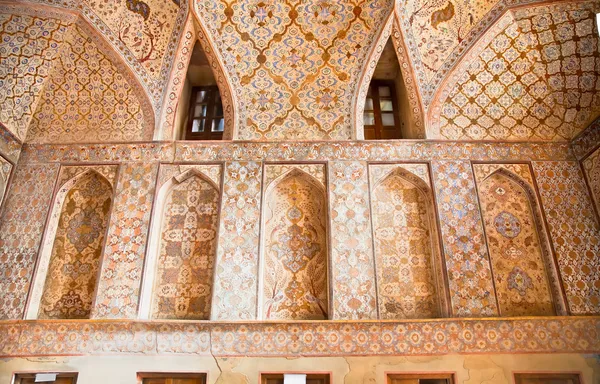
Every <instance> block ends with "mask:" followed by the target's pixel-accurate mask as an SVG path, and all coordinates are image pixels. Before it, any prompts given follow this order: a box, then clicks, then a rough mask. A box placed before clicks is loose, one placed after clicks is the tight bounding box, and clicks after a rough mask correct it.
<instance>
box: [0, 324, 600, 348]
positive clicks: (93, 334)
mask: <svg viewBox="0 0 600 384" xmlns="http://www.w3.org/2000/svg"><path fill="white" fill-rule="evenodd" d="M598 350H600V318H599V317H597V316H593V317H560V318H551V317H550V318H548V317H546V318H527V319H519V318H513V319H478V320H474V319H465V320H460V319H450V320H436V321H426V320H425V321H423V320H419V321H414V322H413V321H403V322H293V323H284V324H281V323H279V324H272V323H235V324H223V323H219V324H215V323H197V322H196V323H187V324H184V323H174V322H140V321H114V320H112V321H102V322H98V321H89V320H88V321H72V320H62V321H60V322H56V321H32V322H1V323H0V356H3V357H17V356H22V357H25V356H61V355H63V356H69V355H114V354H136V355H138V356H139V355H170V356H177V355H205V356H210V355H213V356H216V357H245V356H260V357H267V356H268V357H297V356H299V355H302V356H315V357H318V356H349V355H350V356H377V355H379V356H386V355H388V356H394V355H395V356H411V355H418V356H423V355H429V356H435V355H442V354H453V353H513V354H514V353H556V352H563V353H597V352H598Z"/></svg>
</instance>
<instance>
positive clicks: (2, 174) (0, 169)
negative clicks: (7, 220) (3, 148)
mask: <svg viewBox="0 0 600 384" xmlns="http://www.w3.org/2000/svg"><path fill="white" fill-rule="evenodd" d="M12 168H13V165H12V164H11V163H10V162H9V161H8V160H6V159H5V158H4V157H2V156H0V207H1V206H2V203H3V202H4V193H5V191H6V187H8V178H9V177H10V173H11V171H12Z"/></svg>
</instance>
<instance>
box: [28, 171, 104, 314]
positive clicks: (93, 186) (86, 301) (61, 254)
mask: <svg viewBox="0 0 600 384" xmlns="http://www.w3.org/2000/svg"><path fill="white" fill-rule="evenodd" d="M112 200H113V188H112V185H111V183H110V182H109V181H108V180H107V179H106V178H105V177H104V176H103V175H101V174H100V173H98V172H96V171H94V170H89V171H85V172H83V173H80V174H78V175H77V176H75V177H73V178H72V179H71V180H69V181H67V182H66V183H65V184H64V185H63V186H62V187H61V188H60V189H59V191H58V193H57V195H56V198H55V200H54V205H53V209H52V215H51V221H50V222H49V225H48V228H47V233H46V239H47V241H46V242H45V243H44V245H43V247H42V251H41V254H40V261H39V263H38V267H37V272H36V277H35V280H34V284H33V288H32V293H31V298H30V300H29V305H28V308H27V312H26V318H27V319H35V318H40V319H85V318H90V316H91V311H92V308H93V302H94V297H95V293H96V287H97V283H98V277H99V271H100V266H101V260H102V254H103V249H104V244H105V236H106V229H107V227H108V222H109V217H110V210H111V204H112Z"/></svg>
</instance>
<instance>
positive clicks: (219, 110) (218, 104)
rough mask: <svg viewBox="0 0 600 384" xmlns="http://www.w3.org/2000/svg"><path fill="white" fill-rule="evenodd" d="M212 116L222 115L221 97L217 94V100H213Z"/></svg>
mask: <svg viewBox="0 0 600 384" xmlns="http://www.w3.org/2000/svg"><path fill="white" fill-rule="evenodd" d="M213 116H215V117H216V116H223V104H222V103H221V97H219V96H218V95H217V100H215V113H214V115H213Z"/></svg>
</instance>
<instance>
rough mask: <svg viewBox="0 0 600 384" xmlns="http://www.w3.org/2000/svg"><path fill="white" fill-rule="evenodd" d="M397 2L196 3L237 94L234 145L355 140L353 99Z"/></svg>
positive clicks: (204, 25)
mask: <svg viewBox="0 0 600 384" xmlns="http://www.w3.org/2000/svg"><path fill="white" fill-rule="evenodd" d="M392 6H393V1H390V0H369V1H365V2H360V4H355V3H354V2H352V1H348V0H344V1H340V2H331V3H330V2H325V1H315V0H286V1H278V2H273V3H267V2H260V1H249V0H244V1H234V2H228V1H225V0H221V1H214V2H200V1H196V2H195V4H194V8H195V12H196V13H197V15H198V18H199V20H200V22H201V23H202V25H203V27H204V28H205V29H206V30H207V31H208V35H209V36H210V39H211V41H212V43H213V44H214V47H215V49H216V51H217V52H218V54H219V56H221V58H222V60H223V62H224V65H225V68H226V72H227V74H228V76H229V78H230V81H231V83H232V89H234V92H235V93H236V116H237V119H238V121H239V126H238V131H237V133H236V134H235V136H234V139H239V140H260V139H273V140H282V139H305V140H327V139H334V140H335V139H337V140H345V139H350V138H352V136H353V135H352V127H351V125H352V115H351V114H352V101H353V97H354V93H355V92H354V90H355V87H356V84H357V83H358V81H359V79H360V76H361V74H362V71H363V66H364V61H365V59H366V57H367V55H368V54H369V52H370V51H371V47H372V45H373V44H374V42H375V40H376V37H377V36H378V34H379V32H380V30H381V29H382V27H383V24H384V23H385V21H386V20H387V18H388V16H389V14H390V12H391V10H392Z"/></svg>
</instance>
